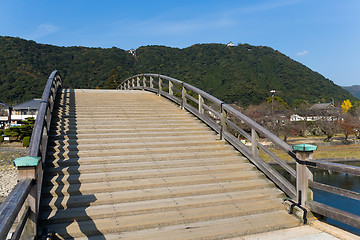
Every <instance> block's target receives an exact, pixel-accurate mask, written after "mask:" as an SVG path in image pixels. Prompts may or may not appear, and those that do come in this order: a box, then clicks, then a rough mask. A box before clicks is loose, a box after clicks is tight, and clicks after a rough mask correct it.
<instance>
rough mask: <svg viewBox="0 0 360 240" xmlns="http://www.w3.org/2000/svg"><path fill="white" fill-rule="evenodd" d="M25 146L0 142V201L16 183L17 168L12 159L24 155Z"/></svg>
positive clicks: (25, 151)
mask: <svg viewBox="0 0 360 240" xmlns="http://www.w3.org/2000/svg"><path fill="white" fill-rule="evenodd" d="M26 153H27V148H24V147H22V144H21V143H0V203H1V202H3V201H4V199H5V198H6V197H7V196H8V195H9V193H10V192H11V190H12V189H13V188H14V187H15V185H16V183H17V170H16V168H15V166H14V165H13V160H14V159H16V158H18V157H22V156H26Z"/></svg>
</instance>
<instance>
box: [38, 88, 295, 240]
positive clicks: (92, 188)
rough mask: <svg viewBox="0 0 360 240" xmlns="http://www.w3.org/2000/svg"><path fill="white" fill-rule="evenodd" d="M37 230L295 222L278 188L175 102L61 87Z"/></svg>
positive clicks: (149, 234) (154, 235) (251, 227)
mask: <svg viewBox="0 0 360 240" xmlns="http://www.w3.org/2000/svg"><path fill="white" fill-rule="evenodd" d="M47 157H48V159H47V160H46V169H45V174H44V181H43V193H42V198H41V211H40V227H41V228H42V229H47V231H49V232H52V233H54V234H56V236H57V237H59V238H60V239H82V238H84V239H119V238H121V239H223V238H231V237H238V236H244V235H249V234H254V233H261V232H267V231H272V230H277V229H285V228H290V227H295V226H298V225H299V224H300V223H299V221H298V220H297V219H295V218H294V217H293V216H291V215H289V214H288V213H287V212H285V211H284V210H283V205H282V198H283V197H284V195H283V193H282V192H281V191H280V190H278V189H277V188H276V187H275V186H274V184H273V183H272V182H271V181H269V180H268V179H267V178H266V177H264V175H263V174H262V173H261V172H259V171H258V170H257V169H256V168H255V167H254V166H253V165H252V164H250V163H249V162H248V160H247V159H245V158H244V157H242V156H241V155H240V154H239V153H238V152H237V151H236V150H235V149H233V147H232V146H230V145H228V144H226V143H225V142H224V141H223V140H219V137H218V135H216V134H215V133H214V132H213V131H212V130H211V129H210V128H208V127H207V126H206V125H205V124H203V123H202V122H200V121H199V120H198V119H197V118H195V117H194V116H193V115H191V114H190V113H188V112H186V111H184V110H181V109H180V108H179V106H177V105H175V104H173V103H172V102H170V101H168V100H166V99H164V98H162V97H159V96H157V95H155V94H153V93H149V92H145V91H120V90H117V91H115V90H70V89H63V90H62V92H61V97H60V99H59V100H58V102H57V104H56V108H55V110H54V114H53V120H52V127H51V139H50V142H49V147H48V153H47Z"/></svg>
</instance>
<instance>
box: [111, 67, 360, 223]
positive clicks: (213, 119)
mask: <svg viewBox="0 0 360 240" xmlns="http://www.w3.org/2000/svg"><path fill="white" fill-rule="evenodd" d="M164 80H165V81H168V83H167V84H166V83H165V82H163V81H164ZM176 84H177V85H178V86H177V87H178V88H182V89H177V88H176V87H175V85H176ZM155 85H157V86H155ZM166 88H167V89H168V91H164V90H165V89H166ZM117 89H122V90H125V89H138V90H147V91H151V92H154V93H157V94H158V95H161V96H163V97H166V98H168V99H170V100H172V101H174V102H175V103H177V104H179V105H180V106H181V107H182V108H183V109H186V110H188V111H189V112H191V113H192V114H194V115H195V116H196V117H198V118H199V119H200V120H202V121H203V122H205V123H206V124H207V125H208V126H210V127H211V128H212V129H214V130H215V131H216V132H217V133H219V134H220V137H221V138H224V139H225V140H226V141H228V142H229V143H230V144H231V145H232V146H234V147H235V148H236V149H237V150H239V151H240V152H241V153H242V154H243V155H245V156H246V157H247V158H248V159H249V160H250V161H251V162H252V163H253V164H254V165H255V166H256V167H257V168H259V169H260V170H261V171H262V172H264V174H265V175H266V176H267V177H268V178H270V179H271V180H272V181H273V182H274V183H275V184H276V185H277V186H278V187H279V188H280V189H281V190H282V191H283V192H284V193H286V194H287V195H288V196H289V197H290V198H291V199H293V200H294V201H293V202H297V205H299V206H303V207H304V206H306V207H308V208H310V210H311V211H314V212H317V213H319V214H321V215H324V216H328V217H331V218H334V219H336V220H338V221H341V222H345V223H347V224H349V225H352V226H356V227H359V226H360V221H359V216H358V215H354V214H352V213H348V212H345V211H341V210H339V209H335V208H332V207H330V206H328V205H325V204H321V203H318V202H315V201H313V200H312V199H307V201H304V199H302V200H301V196H304V193H305V192H307V191H308V190H309V191H311V190H310V188H311V189H312V188H316V189H319V190H321V191H327V192H331V193H335V194H338V195H341V196H346V197H349V198H353V199H356V200H360V194H359V193H357V192H353V191H349V190H345V189H341V188H337V187H333V186H329V185H325V184H321V183H318V182H314V181H313V179H312V177H311V179H310V178H309V179H308V178H307V177H308V176H307V175H306V174H305V175H304V176H303V175H301V174H299V170H297V171H295V170H294V169H293V168H292V167H290V166H289V165H288V164H287V163H286V162H284V161H282V160H281V159H280V158H279V157H277V156H276V155H275V154H274V153H273V152H271V151H270V150H269V149H267V148H266V147H265V146H264V145H262V144H261V143H259V142H258V140H257V138H258V134H260V135H261V136H263V137H265V138H266V139H268V140H269V141H271V142H272V143H273V144H274V145H275V146H276V147H278V148H280V149H282V150H283V151H284V152H286V153H287V154H288V155H289V156H290V157H291V158H293V159H294V160H295V162H296V165H297V169H298V166H300V167H299V168H301V166H303V167H306V166H311V167H315V168H320V169H326V170H331V171H337V172H343V173H346V174H354V175H357V176H359V175H360V167H355V166H348V165H344V164H338V163H332V162H326V161H318V160H313V159H311V160H309V159H307V160H304V159H301V158H300V157H298V156H297V153H296V151H294V150H293V149H292V147H291V146H290V145H288V144H287V143H286V142H284V141H282V140H281V139H280V138H279V137H277V136H276V135H274V134H273V133H271V132H270V131H269V130H267V129H266V128H264V127H263V126H261V125H260V124H258V123H256V122H255V121H253V120H252V119H250V118H249V117H247V116H245V115H244V114H242V113H241V112H239V111H238V110H236V109H235V108H233V107H232V106H230V105H228V104H226V103H224V102H223V101H221V100H219V99H217V98H216V97H214V96H212V95H210V94H208V93H206V92H204V91H203V90H201V89H198V88H196V87H194V86H192V85H190V84H188V83H185V82H183V81H180V80H177V79H175V78H171V77H168V76H164V75H160V74H152V73H145V74H138V75H135V76H132V77H129V78H127V79H126V80H124V81H123V82H121V83H120V85H119V86H118V87H117ZM190 91H191V92H190ZM196 95H198V99H196ZM194 96H195V97H194ZM205 99H206V100H208V101H209V102H210V104H211V105H213V106H215V107H217V108H218V110H216V109H214V107H211V106H210V104H206V103H205V101H204V100H205ZM188 100H189V101H191V102H192V104H189V103H188V102H187V101H188ZM196 106H197V107H198V108H196ZM205 110H206V111H208V112H209V114H210V112H211V114H212V116H211V115H210V116H207V115H206V114H205ZM209 114H208V115H209ZM229 116H230V117H229ZM231 117H232V118H235V120H240V121H241V122H242V123H244V124H246V125H247V126H249V127H250V129H251V134H250V133H248V132H247V131H245V130H243V129H242V128H240V127H239V126H238V124H236V122H234V121H232V120H231ZM228 127H230V128H231V129H232V130H233V131H235V132H237V133H238V134H240V135H241V136H243V137H245V138H246V139H248V140H249V141H250V142H251V149H249V148H248V147H247V146H246V145H245V144H244V143H242V142H241V141H240V140H239V139H238V138H237V137H236V136H235V134H234V133H231V132H230V131H228V130H227V128H228ZM259 149H261V150H263V152H264V153H266V154H267V155H268V156H270V157H271V158H272V159H273V160H275V161H276V162H277V163H278V164H279V165H280V166H281V167H282V168H283V169H284V170H286V171H287V172H288V173H289V174H290V175H291V176H292V177H294V178H295V179H296V183H297V184H296V188H295V187H294V186H293V185H292V184H291V183H290V182H289V181H287V180H286V179H285V178H284V177H283V176H282V175H280V174H279V173H278V172H277V171H276V170H275V169H274V168H272V167H271V166H270V165H269V164H268V163H266V162H265V161H264V160H263V159H261V158H260V156H259ZM300 183H301V184H304V183H306V184H305V185H306V189H303V188H302V187H303V186H300V185H301V184H300ZM299 184H300V185H299ZM302 191H303V192H302ZM311 196H312V195H311Z"/></svg>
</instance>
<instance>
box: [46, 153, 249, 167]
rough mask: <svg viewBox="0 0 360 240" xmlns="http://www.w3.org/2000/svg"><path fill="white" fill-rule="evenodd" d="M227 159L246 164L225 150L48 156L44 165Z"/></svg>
mask: <svg viewBox="0 0 360 240" xmlns="http://www.w3.org/2000/svg"><path fill="white" fill-rule="evenodd" d="M229 157H238V159H239V162H241V161H245V162H248V160H245V158H243V157H240V156H237V155H236V154H234V151H232V150H226V151H216V152H211V153H209V152H204V151H200V152H195V151H193V152H184V153H172V154H169V153H157V154H154V153H153V154H149V155H144V154H140V155H136V154H134V155H122V156H107V157H106V158H104V157H101V156H100V157H99V156H88V157H85V156H83V157H81V156H80V157H79V156H78V157H66V158H65V157H64V156H63V157H62V158H61V159H60V158H54V157H52V156H48V159H47V160H48V161H47V162H46V164H47V165H48V166H55V167H57V166H70V165H79V164H92V165H93V164H106V163H119V162H144V161H145V162H147V161H156V162H158V161H170V160H174V161H176V160H181V159H188V160H190V159H193V160H196V159H203V158H207V159H212V158H217V159H222V158H229Z"/></svg>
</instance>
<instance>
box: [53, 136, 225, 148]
mask: <svg viewBox="0 0 360 240" xmlns="http://www.w3.org/2000/svg"><path fill="white" fill-rule="evenodd" d="M193 139H194V137H193V136H180V135H178V136H157V137H153V136H141V135H135V136H132V137H123V138H111V139H106V138H104V139H102V140H101V143H104V144H105V143H139V142H144V143H147V142H156V143H160V142H168V141H170V142H186V141H192V140H193ZM196 139H197V140H198V141H203V140H205V141H207V140H209V139H214V140H217V139H218V137H217V136H216V135H213V134H211V135H210V134H203V135H198V136H197V137H196ZM96 143H99V140H98V139H96V138H94V139H68V140H53V139H50V140H49V145H50V146H62V145H66V144H69V145H72V144H77V145H80V144H96Z"/></svg>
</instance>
